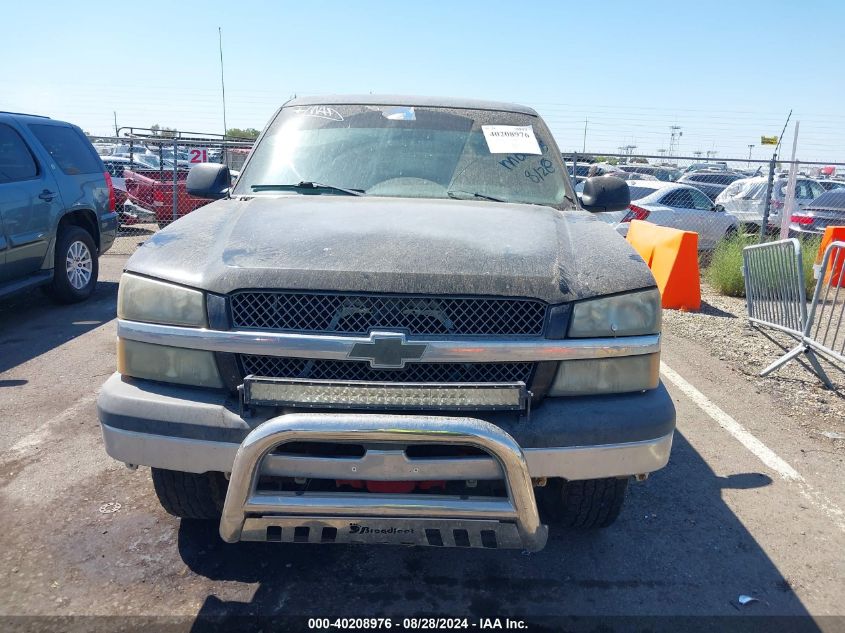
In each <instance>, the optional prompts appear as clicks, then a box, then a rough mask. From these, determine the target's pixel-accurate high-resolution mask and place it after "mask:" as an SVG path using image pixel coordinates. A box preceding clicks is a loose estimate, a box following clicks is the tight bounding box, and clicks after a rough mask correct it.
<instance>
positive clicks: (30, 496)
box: [0, 255, 845, 630]
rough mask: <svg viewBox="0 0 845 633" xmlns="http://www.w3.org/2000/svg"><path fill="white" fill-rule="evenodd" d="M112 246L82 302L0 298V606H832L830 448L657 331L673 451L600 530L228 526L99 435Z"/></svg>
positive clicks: (443, 610)
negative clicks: (280, 537)
mask: <svg viewBox="0 0 845 633" xmlns="http://www.w3.org/2000/svg"><path fill="white" fill-rule="evenodd" d="M125 259H126V258H125V256H123V255H106V256H104V257H103V258H102V259H101V281H100V284H99V286H98V288H97V291H96V293H95V295H94V297H93V298H92V300H90V301H89V302H87V303H84V304H81V305H75V306H55V305H53V304H52V303H51V302H50V301H49V300H48V299H46V297H44V296H43V295H41V294H40V293H31V294H29V295H25V296H19V297H17V298H14V299H12V300H9V301H6V302H4V303H2V304H0V420H2V421H3V423H2V424H0V449H2V450H1V451H0V507H2V508H3V512H0V586H1V587H3V589H2V592H0V615H63V616H67V615H80V614H84V615H121V616H126V615H157V616H161V615H168V616H182V617H183V621H184V622H186V623H187V626H188V628H190V623H191V622H192V621H193V620H194V618H196V617H197V616H198V615H205V616H208V615H219V614H244V615H246V614H261V615H272V614H296V615H306V616H316V617H328V616H338V615H347V616H358V617H360V616H375V615H379V616H391V617H395V618H401V617H406V616H412V615H415V614H422V613H437V614H441V615H448V616H466V617H471V618H481V617H485V616H491V615H494V616H498V617H505V616H514V617H518V616H526V615H529V616H540V615H560V614H568V615H571V614H578V615H582V616H588V615H595V614H601V615H613V614H639V615H660V616H666V615H691V616H701V615H710V616H721V615H738V614H740V615H798V616H805V615H812V616H831V615H839V616H843V615H845V599H843V597H844V596H845V554H844V553H845V515H843V513H842V508H845V491H843V485H842V483H843V475H842V473H843V458H842V455H841V452H836V451H830V450H827V449H826V446H827V445H826V444H825V443H824V442H821V441H818V442H816V441H814V440H812V439H811V438H807V437H806V436H804V435H801V434H800V433H798V432H797V431H796V430H795V428H794V425H792V424H791V421H790V419H789V418H788V416H786V415H785V414H784V413H783V412H782V411H781V410H780V409H779V408H778V405H777V403H776V402H774V401H773V400H772V399H771V398H770V397H769V396H767V395H766V394H765V393H756V392H754V391H751V390H749V388H748V386H747V384H746V383H745V382H742V381H739V380H736V379H733V378H731V376H730V374H729V372H726V371H724V367H723V366H721V365H720V361H719V360H718V359H717V358H713V357H711V356H710V355H709V354H708V353H707V350H706V349H703V348H702V347H701V346H700V345H699V344H698V343H695V342H692V341H690V340H687V339H685V338H683V337H681V336H675V335H673V333H672V332H671V331H668V332H667V333H666V336H665V340H664V351H663V361H664V363H665V365H666V368H668V369H667V371H668V372H669V374H664V379H665V381H666V383H667V386H668V388H669V390H670V392H671V393H672V395H673V398H674V400H675V403H676V407H677V413H678V430H677V433H676V435H675V440H674V446H673V451H672V457H671V460H670V463H669V465H668V466H667V467H666V468H665V469H663V470H661V471H659V472H657V473H654V474H653V475H652V476H651V477H650V478H649V479H648V480H647V481H645V482H642V483H632V484H631V486H630V488H629V496H628V499H627V501H626V505H625V508H624V510H623V513H622V516H621V518H620V519H619V521H618V522H617V523H616V524H615V525H613V526H612V527H611V528H609V529H607V530H603V531H598V532H587V533H585V532H579V531H571V530H563V529H552V530H551V535H550V539H549V544H548V546H547V547H546V549H545V550H543V551H541V552H539V553H535V554H530V555H526V554H523V553H521V552H518V551H476V550H455V549H450V550H438V549H432V548H403V547H376V548H367V547H354V546H342V545H332V546H303V545H278V544H248V543H243V544H237V545H226V544H224V543H222V542H221V541H220V540H219V538H218V537H217V535H216V526H215V525H207V524H203V523H202V522H191V521H182V522H180V521H179V520H178V519H175V518H173V517H171V516H169V515H167V514H166V513H165V512H164V511H163V510H162V509H161V508H160V507H159V505H158V503H157V501H156V498H155V495H154V493H153V490H152V485H151V482H150V475H149V470H148V469H145V468H140V469H138V470H137V471H130V470H128V469H126V468H125V467H124V466H123V465H122V464H119V463H116V462H114V461H112V460H111V459H110V458H109V457H108V456H107V455H106V454H105V452H104V450H103V445H102V439H101V436H100V430H99V425H98V422H97V417H96V410H95V398H96V392H97V389H98V388H99V386H100V385H101V384H102V383H103V381H104V380H105V379H106V378H107V377H108V376H109V375H110V374H111V373H112V372H113V371H114V366H115V320H114V311H115V301H116V294H117V281H118V278H119V275H120V271H121V269H122V265H123V263H124V261H125ZM669 375H671V376H673V377H674V378H675V379H676V380H674V381H673V380H670V379H669V378H668V376H669ZM678 377H680V378H681V382H678V380H677V378H678ZM690 387H691V388H692V390H690ZM696 394H698V395H696ZM699 396H700V397H699ZM702 398H703V399H702ZM732 423H733V424H732ZM743 432H744V433H743ZM749 437H750V438H752V439H749ZM755 441H756V443H755ZM760 446H762V447H763V448H762V449H761V448H760ZM763 449H765V450H763ZM766 451H768V452H766ZM772 455H774V456H775V457H777V458H778V459H779V460H780V462H778V461H776V460H775V461H772V458H771V456H772ZM781 463H782V464H786V465H787V466H789V468H790V469H791V471H789V470H786V471H785V470H784V469H783V468H782V467H781ZM784 473H786V474H784ZM794 474H797V475H798V477H797V478H796V477H795V476H793V475H794ZM740 596H750V597H752V598H754V600H753V601H751V602H748V603H747V604H742V603H741V602H742V601H740ZM842 622H843V618H821V617H820V619H818V620H817V621H816V623H817V626H818V627H819V629H820V630H841V626H842Z"/></svg>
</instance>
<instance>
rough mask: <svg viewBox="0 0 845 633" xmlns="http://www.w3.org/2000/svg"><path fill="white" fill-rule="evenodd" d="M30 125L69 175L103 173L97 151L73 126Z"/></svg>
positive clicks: (60, 166)
mask: <svg viewBox="0 0 845 633" xmlns="http://www.w3.org/2000/svg"><path fill="white" fill-rule="evenodd" d="M29 127H30V129H31V130H32V132H33V134H35V136H36V137H38V140H39V141H41V144H42V145H43V146H44V149H46V150H47V152H48V153H49V154H50V156H52V157H53V160H54V161H56V164H57V165H58V166H59V168H60V169H61V170H62V171H63V172H65V173H66V174H68V175H69V176H75V175H77V174H95V173H97V172H100V173H102V171H103V168H102V164H101V163H100V157H99V156H97V152H95V151H94V149H93V148H92V147H90V144H89V143H88V141H87V140H85V139H84V138H83V137H82V135H81V134H79V132H77V131H76V130H75V129H73V128H72V127H65V126H61V125H30V126H29Z"/></svg>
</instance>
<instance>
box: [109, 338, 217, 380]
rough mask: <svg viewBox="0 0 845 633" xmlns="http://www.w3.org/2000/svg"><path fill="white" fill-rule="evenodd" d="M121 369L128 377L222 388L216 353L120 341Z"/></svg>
mask: <svg viewBox="0 0 845 633" xmlns="http://www.w3.org/2000/svg"><path fill="white" fill-rule="evenodd" d="M117 371H118V372H120V373H121V374H123V375H124V376H133V377H135V378H146V379H148V380H159V381H161V382H172V383H177V384H180V385H194V386H196V387H217V388H219V387H222V386H223V381H222V380H221V379H220V373H219V372H218V371H217V363H216V362H215V360H214V353H213V352H208V351H205V350H201V349H185V348H181V347H169V346H166V345H152V344H150V343H140V342H138V341H129V340H126V339H118V340H117Z"/></svg>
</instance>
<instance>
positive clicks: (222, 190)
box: [187, 163, 231, 200]
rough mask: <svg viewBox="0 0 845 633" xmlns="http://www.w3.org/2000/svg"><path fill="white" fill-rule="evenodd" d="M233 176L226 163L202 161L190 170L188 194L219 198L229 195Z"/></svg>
mask: <svg viewBox="0 0 845 633" xmlns="http://www.w3.org/2000/svg"><path fill="white" fill-rule="evenodd" d="M230 186H231V176H230V175H229V168H228V167H227V166H226V165H218V164H217V163H200V164H198V165H194V166H193V167H191V171H189V172H188V182H187V188H188V194H189V195H192V196H194V197H196V198H206V199H209V200H219V199H220V198H225V197H226V196H227V195H229V187H230Z"/></svg>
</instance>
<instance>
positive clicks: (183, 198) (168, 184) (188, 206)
mask: <svg viewBox="0 0 845 633" xmlns="http://www.w3.org/2000/svg"><path fill="white" fill-rule="evenodd" d="M124 176H125V180H126V191H127V194H128V197H129V202H131V203H132V204H134V205H137V206H140V207H143V208H145V209H148V210H150V211H152V212H154V213H155V216H156V222H157V223H158V225H159V226H160V227H165V226H167V225H168V224H170V223H171V222H173V220H176V219H178V218H180V217H182V216H183V215H185V214H186V213H190V212H191V211H193V210H194V209H198V208H199V207H201V206H203V205H206V204H208V203H209V202H210V200H206V199H203V198H195V197H193V196H190V195H188V190H187V188H186V186H185V181H186V179H187V177H188V170H187V169H179V170H177V171H176V210H175V213H174V209H173V172H172V171H161V170H158V169H133V170H129V169H127V170H125V172H124ZM162 176H163V179H162Z"/></svg>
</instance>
